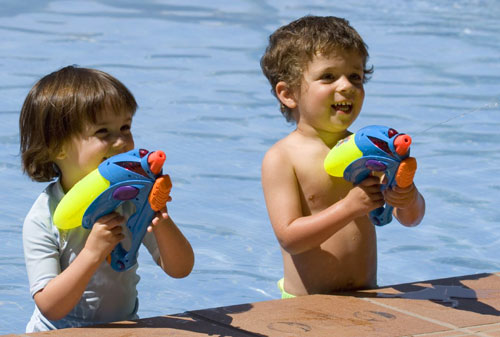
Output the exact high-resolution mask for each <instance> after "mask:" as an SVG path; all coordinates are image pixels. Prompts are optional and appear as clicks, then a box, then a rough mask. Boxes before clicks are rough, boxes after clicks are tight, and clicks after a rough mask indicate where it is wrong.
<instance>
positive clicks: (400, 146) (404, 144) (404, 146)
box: [394, 134, 411, 156]
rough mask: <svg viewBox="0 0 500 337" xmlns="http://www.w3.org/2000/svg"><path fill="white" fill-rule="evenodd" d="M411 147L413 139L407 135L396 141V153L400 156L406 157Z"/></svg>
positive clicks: (400, 136) (399, 137) (397, 138)
mask: <svg viewBox="0 0 500 337" xmlns="http://www.w3.org/2000/svg"><path fill="white" fill-rule="evenodd" d="M410 145H411V137H410V136H408V135H405V134H402V135H399V136H397V137H396V138H395V139H394V148H395V149H396V153H397V154H399V155H400V156H404V155H405V154H406V153H408V149H409V148H410Z"/></svg>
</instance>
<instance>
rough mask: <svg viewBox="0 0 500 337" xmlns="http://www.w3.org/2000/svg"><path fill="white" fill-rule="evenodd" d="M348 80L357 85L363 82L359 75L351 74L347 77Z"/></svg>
mask: <svg viewBox="0 0 500 337" xmlns="http://www.w3.org/2000/svg"><path fill="white" fill-rule="evenodd" d="M349 78H350V79H351V81H352V82H354V83H359V82H362V81H363V76H361V75H359V74H352V75H351V76H349Z"/></svg>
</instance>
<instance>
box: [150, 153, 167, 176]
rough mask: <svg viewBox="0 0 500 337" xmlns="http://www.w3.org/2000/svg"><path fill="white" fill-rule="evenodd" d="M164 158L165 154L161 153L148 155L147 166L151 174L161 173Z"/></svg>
mask: <svg viewBox="0 0 500 337" xmlns="http://www.w3.org/2000/svg"><path fill="white" fill-rule="evenodd" d="M166 158H167V156H165V152H163V151H155V152H152V153H151V154H150V155H149V157H148V164H149V168H150V169H151V172H153V174H158V173H160V172H161V168H162V166H163V163H164V162H165V159H166Z"/></svg>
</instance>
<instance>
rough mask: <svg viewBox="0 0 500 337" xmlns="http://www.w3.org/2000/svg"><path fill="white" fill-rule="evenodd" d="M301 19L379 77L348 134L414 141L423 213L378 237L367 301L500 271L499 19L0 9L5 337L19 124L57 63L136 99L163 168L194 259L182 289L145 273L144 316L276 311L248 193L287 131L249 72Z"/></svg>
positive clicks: (27, 189) (388, 4) (238, 8)
mask: <svg viewBox="0 0 500 337" xmlns="http://www.w3.org/2000/svg"><path fill="white" fill-rule="evenodd" d="M306 14H316V15H336V16H342V17H345V18H347V19H348V20H349V21H350V22H351V24H352V25H353V26H354V27H355V28H356V29H357V30H358V32H359V33H360V34H361V35H362V36H363V38H364V40H365V42H366V43H367V44H368V46H369V52H370V56H371V57H370V60H369V63H370V64H373V65H374V67H375V73H374V75H373V77H372V79H371V80H370V81H369V82H368V83H367V85H366V87H365V90H366V99H365V103H364V108H363V111H362V114H361V116H360V118H359V119H358V120H357V121H356V123H355V124H354V126H353V128H352V130H353V131H355V130H357V129H359V128H361V127H363V126H366V125H370V124H383V125H388V126H391V127H393V128H395V129H396V130H398V131H400V132H405V133H408V134H410V135H411V136H412V138H413V144H412V155H413V156H415V157H416V158H417V160H418V165H419V168H418V171H417V175H416V178H415V181H416V183H417V186H418V187H419V189H420V191H421V192H422V194H423V195H424V196H425V198H426V201H427V213H426V216H425V219H424V221H423V223H422V224H421V225H420V226H419V227H417V228H411V229H409V228H405V227H403V226H400V225H398V224H397V223H396V222H393V223H391V224H390V225H388V226H385V227H383V228H378V229H377V232H378V243H379V246H378V250H379V274H378V275H379V277H378V282H379V285H392V284H397V283H403V282H413V281H417V280H426V279H436V278H441V277H449V276H458V275H466V274H474V273H480V272H497V271H499V270H500V261H499V258H498V257H499V254H498V247H500V231H499V230H498V228H499V224H500V207H498V205H497V202H498V199H499V197H500V178H499V166H500V133H499V131H498V130H499V129H500V108H499V104H500V57H499V55H500V21H499V20H498V18H499V17H500V3H499V2H498V1H495V0H484V1H481V0H476V1H474V0H470V1H465V0H462V1H460V0H455V1H453V0H444V1H439V2H436V1H431V0H422V1H404V2H403V1H396V0H389V1H384V2H380V1H375V0H373V1H372V0H366V1H345V2H338V1H331V0H325V1H321V0H311V1H308V2H307V5H304V1H297V0H288V1H270V0H267V1H266V0H254V1H250V0H248V1H241V0H237V1H211V2H209V3H208V2H205V1H201V0H198V1H190V2H176V1H165V0H163V1H162V0H157V1H155V0H145V1H141V2H138V1H132V0H115V1H111V0H101V1H44V0H25V1H22V2H21V1H17V0H4V1H2V3H1V4H0V31H1V34H2V43H1V44H0V71H1V73H2V77H1V79H0V101H1V102H2V106H1V108H0V117H1V120H2V127H1V128H0V153H2V156H1V157H0V187H1V188H0V197H1V199H2V200H3V202H2V203H1V204H0V214H1V215H2V216H1V218H0V234H1V235H2V237H3V244H2V245H0V275H1V276H0V334H7V333H22V332H24V328H25V325H26V322H27V321H28V320H29V317H30V316H31V313H32V311H33V307H34V302H33V301H32V299H31V298H30V295H29V290H28V281H27V276H26V271H25V266H24V257H23V251H22V241H21V228H22V222H23V218H24V216H25V214H26V213H27V211H28V210H29V208H30V207H31V205H32V203H33V201H34V200H35V199H36V197H37V196H38V194H39V193H40V192H41V191H42V190H43V188H44V186H45V185H46V184H43V183H34V182H31V181H30V180H29V179H28V178H27V177H26V176H23V175H22V172H21V170H20V158H19V134H18V116H19V110H20V107H21V105H22V103H23V100H24V98H25V96H26V94H27V93H28V91H29V89H30V88H31V86H32V85H33V84H34V83H35V81H37V80H38V79H39V78H40V77H42V76H44V75H45V74H47V73H49V72H52V71H54V70H57V69H59V68H61V67H63V66H66V65H68V64H78V65H80V66H84V67H92V68H98V69H101V70H104V71H106V72H109V73H111V74H112V75H114V76H115V77H117V78H118V79H119V80H121V81H122V82H123V83H124V84H125V85H127V86H128V87H129V89H130V90H131V91H132V92H133V93H134V95H135V97H136V99H137V101H138V103H139V105H140V108H139V110H138V112H137V114H136V117H135V119H134V126H133V131H134V136H135V141H136V145H137V146H138V147H143V148H147V149H150V150H155V149H160V150H163V151H165V153H166V154H167V161H166V164H165V170H166V172H167V173H169V174H170V176H171V177H172V181H173V184H174V187H173V190H172V196H173V201H172V203H171V204H169V211H170V214H171V216H172V218H173V219H174V220H175V221H176V223H177V224H178V225H179V227H180V228H181V230H182V231H183V232H184V234H185V235H186V236H187V237H188V239H189V240H190V241H191V243H192V245H193V248H194V250H195V254H196V264H195V267H194V270H193V272H192V274H191V275H190V276H189V277H187V278H186V279H181V280H175V279H172V278H169V277H167V276H166V275H164V273H163V272H162V271H161V270H160V269H159V268H158V267H156V266H154V265H153V263H152V261H151V258H150V257H149V256H148V253H147V252H146V251H145V250H141V255H140V256H139V261H140V267H139V274H140V276H141V282H140V283H139V288H138V290H139V299H140V309H139V314H140V316H141V317H148V316H157V315H164V314H171V313H178V312H183V311H185V310H191V309H193V310H194V309H202V308H208V307H216V306H225V305H231V304H239V303H246V302H256V301H264V300H269V299H274V298H278V297H279V293H278V290H277V288H276V281H277V280H278V279H279V278H281V276H282V266H281V255H280V252H279V247H278V243H277V241H276V239H275V237H274V234H273V232H272V229H271V226H270V224H269V221H268V218H267V212H266V209H265V204H264V199H263V195H262V190H261V186H260V163H261V160H262V157H263V155H264V153H265V151H266V150H267V149H268V148H269V147H270V146H271V145H272V144H273V143H274V142H276V141H277V140H278V139H280V138H281V137H283V136H284V135H286V134H287V133H289V132H290V131H291V130H292V129H293V125H291V124H288V123H286V121H285V119H284V118H283V117H282V116H281V114H280V112H279V109H278V105H277V103H276V101H275V99H274V97H273V96H272V95H271V94H270V88H269V84H268V83H267V80H266V79H265V77H264V76H263V75H262V74H261V71H260V66H259V59H260V57H261V55H262V53H263V51H264V48H265V46H266V44H267V38H268V36H269V34H270V33H271V32H272V31H273V30H274V29H276V28H277V27H279V26H280V25H282V24H284V23H287V22H289V21H291V20H292V19H295V18H298V17H300V16H303V15H306Z"/></svg>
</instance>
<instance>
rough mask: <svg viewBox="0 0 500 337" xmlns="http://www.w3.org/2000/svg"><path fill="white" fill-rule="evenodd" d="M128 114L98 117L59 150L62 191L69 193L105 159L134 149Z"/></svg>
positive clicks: (100, 115)
mask: <svg viewBox="0 0 500 337" xmlns="http://www.w3.org/2000/svg"><path fill="white" fill-rule="evenodd" d="M131 126H132V114H131V113H128V112H123V113H120V114H114V113H107V112H106V111H104V112H102V113H101V114H99V116H98V117H97V122H96V123H95V124H93V123H88V124H87V125H85V126H84V128H83V132H82V134H80V135H75V136H73V137H72V138H71V139H70V140H69V141H67V142H66V143H65V144H64V146H63V151H62V154H60V155H59V156H58V159H56V164H57V165H58V167H59V168H60V169H61V172H62V184H63V188H64V189H65V190H66V191H67V190H69V189H70V188H71V187H72V186H73V185H74V184H75V183H76V182H78V180H80V179H81V178H83V177H84V176H86V175H87V174H88V173H90V172H92V171H93V170H95V169H96V168H97V167H98V166H99V164H100V163H102V162H103V161H104V160H106V159H107V158H109V157H111V156H114V155H116V154H119V153H123V152H127V151H130V150H132V149H133V148H134V139H133V137H132V132H131Z"/></svg>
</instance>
